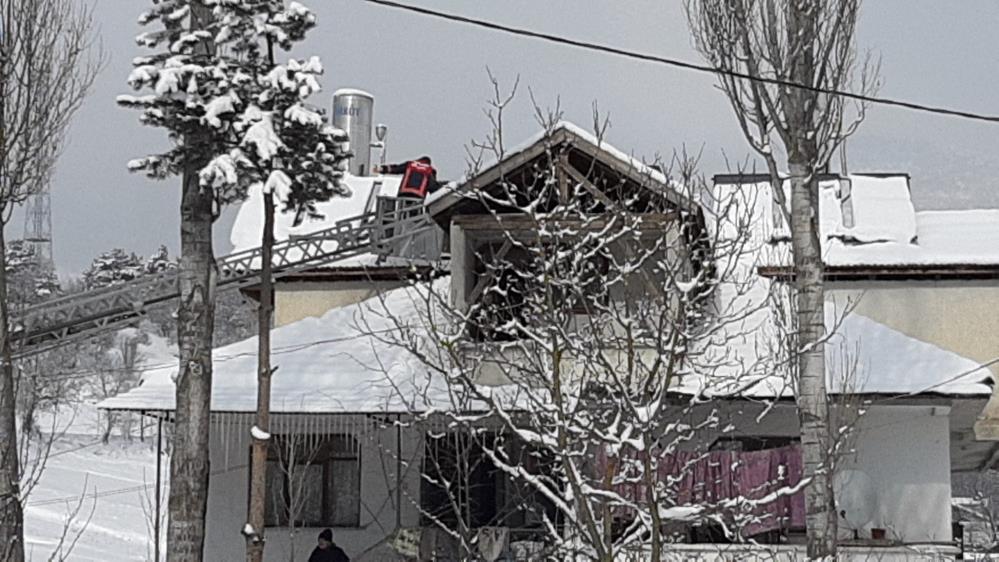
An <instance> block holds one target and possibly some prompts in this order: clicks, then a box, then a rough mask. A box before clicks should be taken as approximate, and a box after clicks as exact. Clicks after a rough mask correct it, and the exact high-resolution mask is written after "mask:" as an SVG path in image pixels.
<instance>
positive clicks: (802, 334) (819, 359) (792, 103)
mask: <svg viewBox="0 0 999 562" xmlns="http://www.w3.org/2000/svg"><path fill="white" fill-rule="evenodd" d="M787 6H788V7H787V9H788V12H787V22H788V23H787V32H788V33H787V43H788V51H789V53H790V65H791V68H790V70H791V80H792V81H793V82H795V83H797V84H812V83H813V82H814V80H815V72H816V60H815V40H814V38H815V37H816V33H817V30H818V17H819V15H818V12H817V9H818V8H817V6H816V5H815V3H814V2H812V1H809V0H792V1H791V2H789V3H788V5H787ZM787 97H788V105H787V131H788V137H789V140H790V142H789V144H788V146H787V149H788V150H787V155H788V156H787V160H788V171H789V172H790V174H791V179H790V181H791V224H790V227H791V247H792V251H793V253H794V272H795V299H796V304H797V318H796V320H797V338H796V341H795V345H796V349H794V353H795V355H794V356H793V357H795V359H796V362H797V365H796V367H797V375H798V381H797V382H798V393H797V401H798V421H799V423H800V424H801V429H800V431H801V454H802V462H803V465H804V476H805V478H809V479H810V480H809V484H808V487H807V488H806V489H805V525H806V527H807V532H808V557H809V558H810V559H812V560H816V559H832V558H834V557H835V555H836V534H837V531H836V523H837V516H836V507H835V500H834V498H833V492H832V473H831V469H832V462H831V460H832V459H831V451H830V450H829V444H830V439H829V403H828V402H827V400H826V365H825V345H824V344H823V338H824V337H825V309H824V306H825V298H824V293H823V287H822V269H823V264H822V246H821V241H820V240H819V182H818V177H817V176H816V172H817V169H816V163H817V162H818V158H819V149H818V144H817V140H816V138H815V135H816V129H817V127H818V124H817V123H815V120H816V118H817V116H818V115H819V110H818V103H819V101H820V100H819V97H818V95H817V94H815V93H813V92H809V91H806V90H802V89H792V90H790V91H789V92H788V93H787Z"/></svg>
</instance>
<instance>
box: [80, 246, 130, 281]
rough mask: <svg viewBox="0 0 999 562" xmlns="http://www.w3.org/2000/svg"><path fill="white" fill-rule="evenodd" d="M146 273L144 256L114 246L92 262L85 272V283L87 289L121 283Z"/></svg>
mask: <svg viewBox="0 0 999 562" xmlns="http://www.w3.org/2000/svg"><path fill="white" fill-rule="evenodd" d="M143 274H145V267H144V264H143V261H142V256H137V255H135V253H134V252H131V253H130V252H126V251H125V250H123V249H121V248H113V249H111V250H109V251H107V252H103V253H101V254H100V255H99V256H97V257H96V258H94V259H93V261H92V262H90V267H89V268H87V270H86V271H84V272H83V284H84V286H85V287H86V288H87V289H96V288H98V287H108V286H110V285H119V284H121V283H125V282H128V281H131V280H133V279H136V278H138V277H141V276H142V275H143Z"/></svg>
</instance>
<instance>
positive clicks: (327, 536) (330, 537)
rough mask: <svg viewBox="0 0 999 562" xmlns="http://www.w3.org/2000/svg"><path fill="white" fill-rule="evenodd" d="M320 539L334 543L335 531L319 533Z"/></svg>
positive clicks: (327, 530) (325, 530) (324, 530)
mask: <svg viewBox="0 0 999 562" xmlns="http://www.w3.org/2000/svg"><path fill="white" fill-rule="evenodd" d="M319 538H321V539H323V540H327V541H329V542H333V529H323V532H322V533H319Z"/></svg>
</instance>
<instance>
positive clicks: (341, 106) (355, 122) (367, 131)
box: [333, 88, 375, 176]
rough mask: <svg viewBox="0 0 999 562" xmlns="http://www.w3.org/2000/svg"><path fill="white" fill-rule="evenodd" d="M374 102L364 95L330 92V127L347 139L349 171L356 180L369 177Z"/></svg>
mask: <svg viewBox="0 0 999 562" xmlns="http://www.w3.org/2000/svg"><path fill="white" fill-rule="evenodd" d="M374 107H375V98H374V96H372V95H371V94H369V93H367V92H363V91H361V90H352V89H346V88H344V89H340V90H337V91H336V92H333V126H334V127H336V128H338V129H343V130H344V131H347V134H348V135H349V136H350V151H351V152H353V153H354V156H353V157H352V158H351V159H350V166H349V170H350V173H351V174H354V175H355V176H366V175H369V174H371V123H372V115H373V112H374Z"/></svg>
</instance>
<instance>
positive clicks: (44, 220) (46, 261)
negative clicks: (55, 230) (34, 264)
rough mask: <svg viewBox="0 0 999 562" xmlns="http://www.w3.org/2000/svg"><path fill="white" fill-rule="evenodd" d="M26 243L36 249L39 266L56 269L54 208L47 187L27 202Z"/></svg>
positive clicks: (25, 217) (25, 215)
mask: <svg viewBox="0 0 999 562" xmlns="http://www.w3.org/2000/svg"><path fill="white" fill-rule="evenodd" d="M24 241H25V242H26V243H28V244H29V245H30V246H31V247H32V248H34V250H35V259H36V260H38V265H40V266H43V267H47V268H49V269H54V268H55V264H54V263H53V261H52V206H51V205H50V202H49V189H48V187H47V186H46V187H45V188H44V189H42V190H41V191H39V192H38V193H35V194H33V195H32V196H31V197H29V198H28V200H27V201H26V202H25V213H24Z"/></svg>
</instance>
